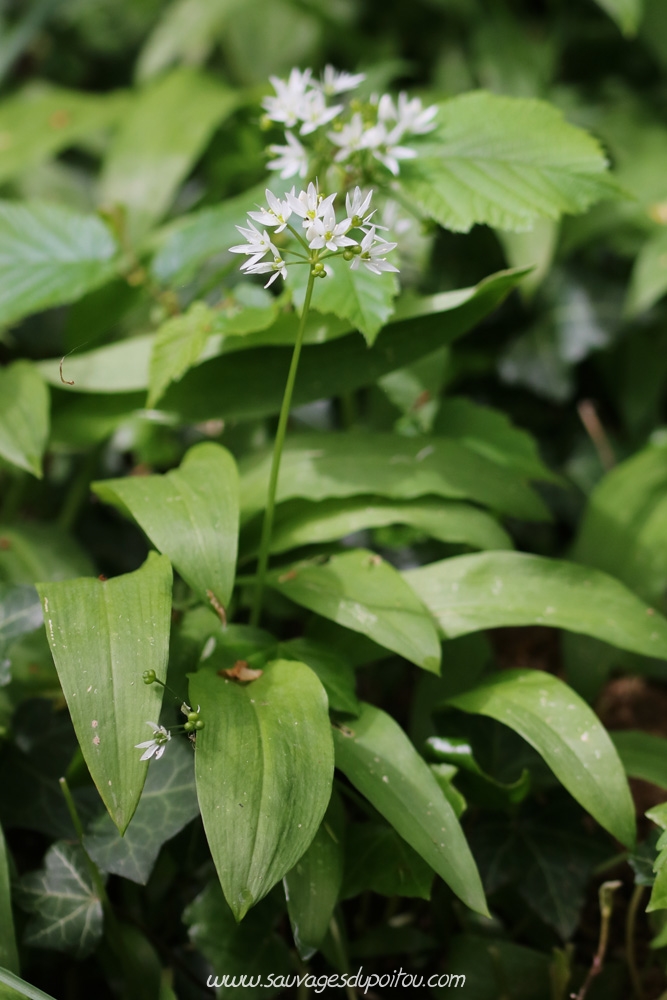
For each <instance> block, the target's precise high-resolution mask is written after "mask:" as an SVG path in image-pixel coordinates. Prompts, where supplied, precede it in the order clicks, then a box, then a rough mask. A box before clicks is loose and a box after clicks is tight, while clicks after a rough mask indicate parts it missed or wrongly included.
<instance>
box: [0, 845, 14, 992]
mask: <svg viewBox="0 0 667 1000" xmlns="http://www.w3.org/2000/svg"><path fill="white" fill-rule="evenodd" d="M0 967H1V968H3V969H8V970H9V971H10V972H16V973H18V972H19V954H18V950H17V948H16V936H15V932H14V918H13V916H12V888H11V883H10V875H9V857H8V855H7V845H6V843H5V838H4V835H3V833H2V827H0ZM1 981H2V980H0V982H1Z"/></svg>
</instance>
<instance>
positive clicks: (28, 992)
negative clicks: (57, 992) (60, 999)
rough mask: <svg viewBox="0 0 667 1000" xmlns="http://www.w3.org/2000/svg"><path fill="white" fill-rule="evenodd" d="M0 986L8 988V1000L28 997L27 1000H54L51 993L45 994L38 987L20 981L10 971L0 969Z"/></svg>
mask: <svg viewBox="0 0 667 1000" xmlns="http://www.w3.org/2000/svg"><path fill="white" fill-rule="evenodd" d="M0 985H2V986H5V987H7V990H6V994H7V1000H15V998H16V997H27V1000H54V998H53V997H52V996H51V994H50V993H43V992H42V990H38V989H37V987H36V986H31V985H30V983H26V982H25V981H24V980H23V979H19V977H18V976H15V975H14V973H13V972H10V971H9V970H8V969H2V968H0ZM3 1000H4V997H3Z"/></svg>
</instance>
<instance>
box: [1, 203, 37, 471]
mask: <svg viewBox="0 0 667 1000" xmlns="http://www.w3.org/2000/svg"><path fill="white" fill-rule="evenodd" d="M0 211H1V210H0ZM0 228H1V222H0ZM1 241H2V234H1V232H0V243H1ZM0 252H1V250H0ZM1 271H2V262H1V260H0V273H1ZM1 299H2V293H1V292H0V311H1V310H2V304H1ZM48 436H49V391H48V389H47V388H46V386H45V384H44V382H43V380H42V377H41V375H39V373H38V372H37V369H36V368H35V366H34V365H32V364H31V363H30V362H29V361H15V362H14V363H13V364H11V365H7V367H6V368H2V369H0V456H1V457H2V458H4V459H6V460H7V461H8V462H11V463H12V465H16V466H17V467H18V468H19V469H24V470H25V471H26V472H30V473H32V475H33V476H37V478H38V479H41V478H42V455H43V453H44V449H45V448H46V441H47V438H48Z"/></svg>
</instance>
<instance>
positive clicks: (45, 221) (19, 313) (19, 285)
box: [0, 201, 118, 325]
mask: <svg viewBox="0 0 667 1000" xmlns="http://www.w3.org/2000/svg"><path fill="white" fill-rule="evenodd" d="M117 255H118V245H117V243H116V241H115V240H114V238H113V236H112V235H111V233H110V231H109V230H108V229H107V227H106V226H105V224H104V223H103V222H102V220H101V219H100V218H98V217H97V216H96V215H82V214H81V213H80V212H75V211H73V210H72V209H70V208H65V207H64V206H63V205H50V204H48V203H46V202H39V201H35V202H23V203H17V202H10V201H3V202H0V289H1V291H0V323H1V324H3V325H4V324H7V323H11V322H14V321H15V320H18V319H22V317H23V316H29V315H30V314H31V313H36V312H40V311H41V310H42V309H49V308H51V307H52V306H61V305H64V304H65V303H67V302H74V301H75V300H76V299H79V298H81V296H83V295H85V294H86V292H90V291H91V290H92V289H93V288H97V287H98V285H101V284H103V283H104V282H105V281H108V280H109V279H110V278H111V277H113V275H114V274H115V272H116V268H117V260H116V258H117Z"/></svg>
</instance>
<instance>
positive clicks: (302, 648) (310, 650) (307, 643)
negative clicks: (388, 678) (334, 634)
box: [275, 638, 359, 715]
mask: <svg viewBox="0 0 667 1000" xmlns="http://www.w3.org/2000/svg"><path fill="white" fill-rule="evenodd" d="M275 656H276V657H278V658H279V659H281V660H299V661H300V662H301V663H305V664H307V666H309V667H310V669H311V670H313V671H314V672H315V673H316V674H317V676H318V677H319V679H320V681H321V682H322V686H323V688H324V690H325V691H326V693H327V698H328V699H329V707H330V708H332V709H333V710H334V711H335V712H345V713H346V714H348V715H356V714H357V713H358V711H359V701H358V699H357V696H356V694H355V693H354V688H355V683H356V678H355V674H354V670H353V669H352V665H351V664H350V662H349V661H348V660H346V659H345V657H343V656H341V655H340V653H338V652H336V650H335V649H331V648H330V647H329V646H327V645H325V644H324V643H319V642H315V641H314V640H313V639H305V638H304V639H290V640H289V641H288V642H281V643H279V645H278V648H277V651H276V653H275Z"/></svg>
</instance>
